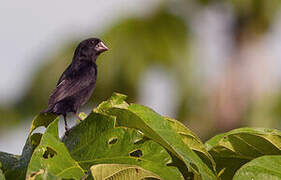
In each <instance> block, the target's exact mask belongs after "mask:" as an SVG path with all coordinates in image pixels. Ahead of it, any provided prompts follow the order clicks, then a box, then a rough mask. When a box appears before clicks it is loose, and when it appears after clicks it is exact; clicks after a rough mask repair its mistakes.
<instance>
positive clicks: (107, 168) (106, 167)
mask: <svg viewBox="0 0 281 180" xmlns="http://www.w3.org/2000/svg"><path fill="white" fill-rule="evenodd" d="M91 172H92V175H93V177H94V179H95V180H143V179H144V178H155V179H161V178H160V177H159V176H157V175H156V174H154V173H152V172H149V171H147V170H145V169H143V168H140V167H138V166H134V165H127V164H98V165H94V166H92V167H91Z"/></svg>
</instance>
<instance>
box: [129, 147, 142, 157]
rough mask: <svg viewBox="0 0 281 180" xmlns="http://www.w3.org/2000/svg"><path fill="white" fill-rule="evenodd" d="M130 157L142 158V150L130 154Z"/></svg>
mask: <svg viewBox="0 0 281 180" xmlns="http://www.w3.org/2000/svg"><path fill="white" fill-rule="evenodd" d="M130 156H132V157H138V158H139V157H142V151H141V150H140V149H138V150H135V151H133V152H130Z"/></svg>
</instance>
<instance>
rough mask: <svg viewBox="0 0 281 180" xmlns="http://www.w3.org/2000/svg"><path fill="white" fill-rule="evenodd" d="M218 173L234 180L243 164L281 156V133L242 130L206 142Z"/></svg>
mask: <svg viewBox="0 0 281 180" xmlns="http://www.w3.org/2000/svg"><path fill="white" fill-rule="evenodd" d="M206 147H207V149H208V150H209V153H210V154H211V155H212V156H213V158H214V159H215V162H216V165H217V172H220V171H224V172H223V173H222V176H221V177H222V178H223V179H232V177H233V175H234V174H235V172H236V171H237V169H239V168H240V167H241V166H242V165H243V164H245V163H247V162H249V161H251V160H252V159H255V158H257V157H260V156H263V155H280V154H281V132H280V131H278V130H273V129H263V128H240V129H235V130H232V131H229V132H227V133H223V134H219V135H217V136H215V137H213V138H211V139H210V140H209V141H207V142H206Z"/></svg>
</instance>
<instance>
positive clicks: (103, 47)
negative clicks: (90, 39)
mask: <svg viewBox="0 0 281 180" xmlns="http://www.w3.org/2000/svg"><path fill="white" fill-rule="evenodd" d="M95 49H96V51H98V52H104V51H107V50H108V47H106V45H105V44H104V43H103V42H102V41H101V42H99V43H98V44H97V45H96V47H95Z"/></svg>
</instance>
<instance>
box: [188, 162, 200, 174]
mask: <svg viewBox="0 0 281 180" xmlns="http://www.w3.org/2000/svg"><path fill="white" fill-rule="evenodd" d="M190 166H191V167H192V168H193V170H195V171H196V172H197V173H198V172H199V170H198V167H197V166H196V165H195V164H193V163H190Z"/></svg>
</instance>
